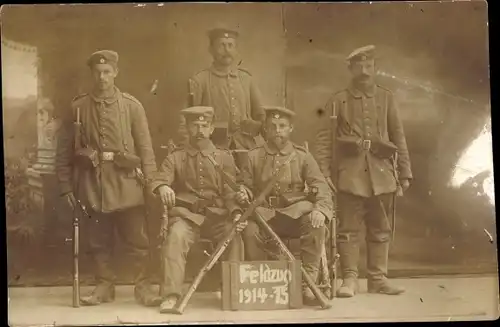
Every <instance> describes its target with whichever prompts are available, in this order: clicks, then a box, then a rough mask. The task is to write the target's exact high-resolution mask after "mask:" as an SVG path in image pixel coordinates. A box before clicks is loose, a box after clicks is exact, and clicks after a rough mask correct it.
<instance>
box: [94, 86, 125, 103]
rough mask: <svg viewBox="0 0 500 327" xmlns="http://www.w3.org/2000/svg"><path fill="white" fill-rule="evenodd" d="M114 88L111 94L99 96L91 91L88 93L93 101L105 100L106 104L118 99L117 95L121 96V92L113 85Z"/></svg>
mask: <svg viewBox="0 0 500 327" xmlns="http://www.w3.org/2000/svg"><path fill="white" fill-rule="evenodd" d="M114 89H115V92H114V93H113V95H111V96H108V97H103V98H100V97H97V96H95V95H94V94H93V93H90V97H91V98H92V99H93V100H94V101H95V102H106V103H107V104H112V103H114V102H115V101H117V100H118V97H120V96H121V92H120V90H119V89H118V88H117V87H116V86H115V87H114Z"/></svg>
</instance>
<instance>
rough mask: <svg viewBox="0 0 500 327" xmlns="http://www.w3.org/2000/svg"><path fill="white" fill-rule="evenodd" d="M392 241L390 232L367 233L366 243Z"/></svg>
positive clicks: (369, 231) (370, 231)
mask: <svg viewBox="0 0 500 327" xmlns="http://www.w3.org/2000/svg"><path fill="white" fill-rule="evenodd" d="M390 239H391V231H390V230H370V229H368V230H367V232H366V241H367V242H373V243H385V242H389V241H390Z"/></svg>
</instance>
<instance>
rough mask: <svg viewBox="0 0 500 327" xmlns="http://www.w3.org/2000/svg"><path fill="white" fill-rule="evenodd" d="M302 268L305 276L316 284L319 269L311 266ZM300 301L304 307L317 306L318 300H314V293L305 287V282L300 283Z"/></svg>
mask: <svg viewBox="0 0 500 327" xmlns="http://www.w3.org/2000/svg"><path fill="white" fill-rule="evenodd" d="M303 267H304V270H305V271H306V272H307V274H308V275H309V276H310V277H311V279H312V280H313V282H315V283H317V280H318V275H319V267H316V266H314V265H311V264H304V265H303ZM302 299H303V303H304V304H305V305H309V306H315V305H319V301H318V299H317V298H316V296H315V295H314V293H313V292H312V291H311V289H310V288H309V286H307V284H306V283H305V282H303V283H302Z"/></svg>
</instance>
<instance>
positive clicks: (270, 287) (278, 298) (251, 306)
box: [222, 260, 302, 311]
mask: <svg viewBox="0 0 500 327" xmlns="http://www.w3.org/2000/svg"><path fill="white" fill-rule="evenodd" d="M300 267H301V262H300V261H298V260H295V261H252V262H249V261H243V262H223V263H222V280H223V282H222V310H242V311H251V310H286V309H299V308H302V287H301V285H302V273H301V270H300Z"/></svg>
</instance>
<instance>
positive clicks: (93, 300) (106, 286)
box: [80, 282, 115, 306]
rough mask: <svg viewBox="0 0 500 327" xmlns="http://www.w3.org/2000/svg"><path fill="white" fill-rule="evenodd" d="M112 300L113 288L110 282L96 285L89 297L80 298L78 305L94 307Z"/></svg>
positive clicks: (113, 297)
mask: <svg viewBox="0 0 500 327" xmlns="http://www.w3.org/2000/svg"><path fill="white" fill-rule="evenodd" d="M114 300H115V286H114V285H113V284H112V283H110V282H101V283H99V284H97V286H96V287H95V288H94V290H93V291H92V292H91V293H90V294H89V295H86V296H82V297H81V298H80V303H81V304H82V305H84V306H94V305H99V304H101V303H106V302H112V301H114Z"/></svg>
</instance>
